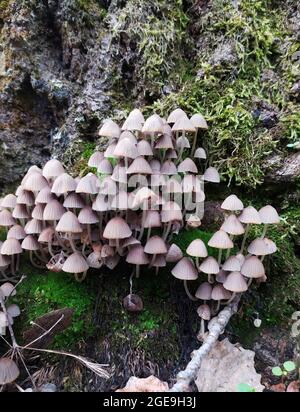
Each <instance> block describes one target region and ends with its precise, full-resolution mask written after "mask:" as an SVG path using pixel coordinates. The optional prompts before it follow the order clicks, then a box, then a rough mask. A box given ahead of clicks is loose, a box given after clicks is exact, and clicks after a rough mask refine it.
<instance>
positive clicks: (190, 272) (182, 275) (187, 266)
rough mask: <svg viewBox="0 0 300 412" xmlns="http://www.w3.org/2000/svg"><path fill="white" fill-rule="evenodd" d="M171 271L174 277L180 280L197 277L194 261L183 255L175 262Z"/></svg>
mask: <svg viewBox="0 0 300 412" xmlns="http://www.w3.org/2000/svg"><path fill="white" fill-rule="evenodd" d="M171 273H172V275H173V276H175V278H177V279H181V280H195V279H197V278H198V272H197V269H196V268H195V266H194V263H193V262H192V261H191V260H190V259H189V258H187V257H183V258H182V259H181V260H180V261H179V262H177V264H176V265H175V266H174V268H173V269H172V270H171Z"/></svg>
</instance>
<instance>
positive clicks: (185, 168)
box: [177, 157, 198, 173]
mask: <svg viewBox="0 0 300 412" xmlns="http://www.w3.org/2000/svg"><path fill="white" fill-rule="evenodd" d="M177 170H178V173H198V169H197V166H196V165H195V162H194V161H193V160H192V159H190V158H188V157H187V158H186V159H184V160H183V161H182V162H181V163H180V164H179V165H178V168H177Z"/></svg>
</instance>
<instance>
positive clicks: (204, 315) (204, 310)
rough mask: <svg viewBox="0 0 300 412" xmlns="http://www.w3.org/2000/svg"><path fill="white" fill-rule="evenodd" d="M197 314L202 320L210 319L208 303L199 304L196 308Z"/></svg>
mask: <svg viewBox="0 0 300 412" xmlns="http://www.w3.org/2000/svg"><path fill="white" fill-rule="evenodd" d="M197 313H198V316H199V317H200V318H201V319H203V320H210V317H211V313H210V308H209V306H208V305H206V304H203V305H200V306H199V307H198V309H197Z"/></svg>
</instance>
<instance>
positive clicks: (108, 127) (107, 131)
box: [99, 119, 121, 139]
mask: <svg viewBox="0 0 300 412" xmlns="http://www.w3.org/2000/svg"><path fill="white" fill-rule="evenodd" d="M120 134H121V129H120V127H119V126H118V125H117V123H115V122H114V121H113V120H111V119H107V120H105V121H104V123H103V126H102V127H101V129H100V130H99V136H105V137H110V138H116V139H118V138H119V136H120Z"/></svg>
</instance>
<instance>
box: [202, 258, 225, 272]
mask: <svg viewBox="0 0 300 412" xmlns="http://www.w3.org/2000/svg"><path fill="white" fill-rule="evenodd" d="M199 270H200V272H203V273H206V274H217V273H219V270H220V267H219V264H218V262H217V261H216V259H215V258H214V257H212V256H208V257H207V258H206V259H205V260H204V261H203V262H202V263H201V265H200V267H199Z"/></svg>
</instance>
